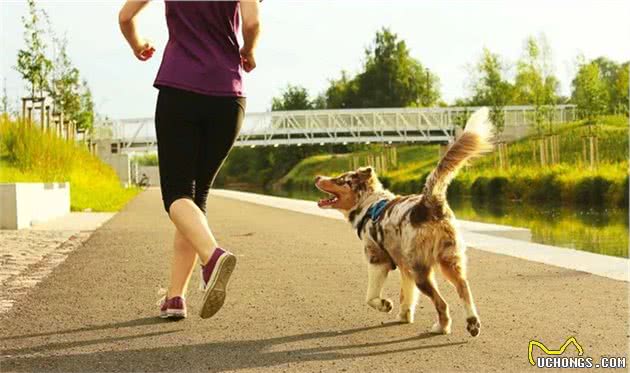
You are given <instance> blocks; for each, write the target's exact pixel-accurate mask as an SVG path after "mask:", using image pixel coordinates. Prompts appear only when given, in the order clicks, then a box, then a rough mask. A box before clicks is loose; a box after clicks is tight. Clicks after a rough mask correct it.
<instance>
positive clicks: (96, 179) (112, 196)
mask: <svg viewBox="0 0 630 373" xmlns="http://www.w3.org/2000/svg"><path fill="white" fill-rule="evenodd" d="M62 181H69V182H70V205H71V206H70V207H71V209H72V210H73V211H82V210H85V209H92V211H118V210H120V209H121V208H122V207H123V206H124V205H125V204H126V203H127V202H128V201H129V200H130V199H131V198H133V197H134V196H135V195H136V194H137V193H138V189H137V188H123V187H122V186H121V184H120V180H119V179H118V177H117V176H116V173H115V172H114V170H113V169H112V168H111V167H109V166H108V165H106V164H105V163H103V162H102V161H101V160H99V159H98V158H97V157H95V156H93V155H92V154H90V153H89V152H88V151H87V149H86V148H84V147H82V146H81V145H80V144H74V143H71V142H67V141H65V140H63V139H60V138H58V137H56V136H54V135H52V134H50V133H45V132H43V131H41V130H40V129H39V128H37V127H29V126H26V125H23V124H20V123H17V122H13V121H10V120H9V119H8V118H7V117H2V118H0V182H3V183H10V182H62Z"/></svg>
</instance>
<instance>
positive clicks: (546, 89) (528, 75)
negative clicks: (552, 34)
mask: <svg viewBox="0 0 630 373" xmlns="http://www.w3.org/2000/svg"><path fill="white" fill-rule="evenodd" d="M524 49H525V50H524V54H523V57H522V58H521V59H520V60H519V61H518V63H517V68H516V69H517V73H516V80H515V83H514V94H515V103H517V104H521V105H533V106H534V124H535V127H536V131H537V132H538V134H539V135H542V132H543V125H544V123H545V120H546V119H549V113H550V110H549V106H553V105H555V103H556V100H557V99H556V96H557V92H558V88H559V81H558V78H556V76H555V75H554V74H553V70H554V69H553V61H552V56H551V48H550V47H549V44H548V43H547V39H546V38H545V36H544V35H541V36H540V37H539V38H538V39H535V38H533V37H529V38H527V39H526V41H525V48H524ZM549 124H550V125H551V121H549ZM549 130H550V132H552V131H553V130H552V128H551V127H550V128H549Z"/></svg>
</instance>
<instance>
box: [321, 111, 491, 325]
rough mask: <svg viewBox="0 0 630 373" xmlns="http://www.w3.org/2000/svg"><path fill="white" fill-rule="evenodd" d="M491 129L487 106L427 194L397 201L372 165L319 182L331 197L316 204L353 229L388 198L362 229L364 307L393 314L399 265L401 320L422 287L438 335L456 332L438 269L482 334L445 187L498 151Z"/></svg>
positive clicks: (428, 182)
mask: <svg viewBox="0 0 630 373" xmlns="http://www.w3.org/2000/svg"><path fill="white" fill-rule="evenodd" d="M490 128H491V124H490V122H489V120H488V109H486V108H483V109H480V110H478V111H476V112H475V113H474V114H473V115H472V116H471V117H470V119H469V120H468V123H467V124H466V129H465V130H464V132H463V133H462V134H461V136H460V137H459V138H458V139H457V141H456V142H455V143H454V144H453V145H452V146H451V147H450V148H449V150H448V151H447V153H446V154H445V155H444V156H443V157H442V159H441V160H440V162H439V163H438V165H437V167H436V168H435V169H434V170H433V171H432V172H431V174H430V175H429V177H428V178H427V180H426V183H425V185H424V189H423V190H422V194H415V195H409V196H395V195H394V194H392V193H391V192H390V191H388V190H386V189H384V188H383V186H382V185H381V183H380V181H379V180H378V178H377V176H376V174H375V172H374V171H373V169H372V168H371V167H362V168H359V169H358V170H356V171H350V172H346V173H344V174H342V175H340V176H337V177H334V178H333V177H323V176H318V177H317V178H316V181H315V185H316V186H317V188H319V189H320V190H322V191H324V192H326V193H328V194H330V195H332V198H329V199H324V200H321V201H319V203H318V205H319V206H320V207H321V208H334V209H338V210H340V211H341V212H342V213H343V214H344V215H345V216H346V218H347V219H348V221H349V222H350V223H351V224H352V226H353V228H354V229H355V230H357V229H358V228H359V227H361V221H362V220H363V218H364V216H365V214H366V213H367V210H368V208H369V207H370V206H371V205H372V204H373V203H374V202H377V201H379V200H381V199H386V200H388V202H387V205H386V206H385V208H384V210H383V212H382V213H381V215H380V218H379V219H378V220H377V221H372V220H371V219H369V217H368V218H367V219H366V220H364V224H363V226H362V227H361V232H360V236H361V238H362V241H363V246H364V250H365V255H366V259H367V261H368V290H367V297H366V302H367V304H368V305H369V306H371V307H373V308H375V309H377V310H379V311H381V312H391V310H392V308H393V305H392V302H391V301H390V300H389V299H383V298H382V290H383V285H384V283H385V279H386V278H387V275H388V273H389V272H390V271H392V270H394V269H396V268H398V269H399V270H400V277H401V286H400V313H399V315H398V317H399V320H400V321H402V322H407V323H412V322H413V319H414V311H415V306H416V303H417V300H418V290H417V289H419V290H420V292H422V293H423V294H425V295H426V296H427V297H429V298H430V299H431V301H432V302H433V304H434V305H435V309H436V311H437V315H438V317H437V322H436V323H435V324H434V325H433V327H432V329H431V330H432V332H434V333H443V334H448V333H450V331H451V317H450V315H449V308H448V305H447V304H446V302H445V301H444V298H443V297H442V295H441V294H440V292H439V291H438V288H437V284H436V282H435V278H434V272H435V270H436V269H437V268H439V269H440V270H441V272H442V274H443V275H444V276H445V277H446V279H447V280H448V281H449V282H450V283H451V284H453V286H454V287H455V288H456V289H457V293H458V294H459V297H460V298H461V300H462V302H463V303H464V307H465V309H466V322H467V327H466V329H467V330H468V332H469V333H470V334H471V335H472V336H477V335H478V334H479V331H480V327H481V324H480V320H479V315H478V313H477V309H476V307H475V303H474V301H473V297H472V293H471V290H470V286H469V285H468V281H467V279H466V256H465V249H466V246H465V244H464V242H463V240H462V237H461V235H460V234H459V232H458V230H457V227H456V220H455V216H454V215H453V211H452V210H451V209H450V208H449V206H448V203H447V201H446V189H447V187H448V185H449V183H450V182H451V181H452V180H453V178H454V177H455V175H456V173H457V171H458V170H459V169H460V168H461V167H462V166H463V165H464V164H465V162H466V161H467V160H468V159H470V158H473V157H476V156H479V155H481V154H483V153H484V152H488V151H490V150H491V149H492V145H491V144H490V137H491V136H490Z"/></svg>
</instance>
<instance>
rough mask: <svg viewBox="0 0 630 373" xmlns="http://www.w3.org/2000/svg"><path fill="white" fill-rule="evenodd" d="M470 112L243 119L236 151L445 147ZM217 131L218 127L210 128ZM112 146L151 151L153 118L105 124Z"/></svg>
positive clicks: (565, 114)
mask: <svg viewBox="0 0 630 373" xmlns="http://www.w3.org/2000/svg"><path fill="white" fill-rule="evenodd" d="M475 109H476V108H474V107H445V108H375V109H336V110H300V111H273V112H265V113H247V114H246V116H245V120H244V124H243V128H242V130H241V133H240V135H239V136H238V139H237V141H236V144H235V145H236V146H250V147H255V146H279V145H293V146H301V145H303V144H320V145H324V144H350V143H390V144H391V143H448V142H450V141H452V139H453V137H454V136H455V132H456V130H457V128H461V127H462V126H463V124H464V123H465V122H466V119H467V118H468V116H469V115H470V114H471V113H472V112H473V111H474V110H475ZM552 110H553V121H554V122H556V123H564V122H568V121H572V120H575V119H576V108H575V105H557V106H555V107H554V108H553V109H552ZM504 115H505V132H504V138H505V139H507V140H512V139H517V138H521V137H523V136H526V135H527V134H529V133H530V131H531V129H532V127H533V126H532V124H533V122H534V115H535V110H534V107H532V106H507V107H505V108H504ZM216 125H220V124H216ZM110 126H111V127H112V128H111V129H110V130H109V131H107V132H108V133H110V135H109V136H111V137H110V138H111V140H112V143H118V144H119V145H120V148H121V149H122V150H123V151H125V152H129V151H132V152H133V151H150V150H154V149H155V143H156V139H155V128H154V120H153V118H136V119H122V120H116V121H113V122H112V123H110Z"/></svg>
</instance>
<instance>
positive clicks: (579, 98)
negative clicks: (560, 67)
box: [571, 61, 627, 125]
mask: <svg viewBox="0 0 630 373" xmlns="http://www.w3.org/2000/svg"><path fill="white" fill-rule="evenodd" d="M626 84H627V83H626ZM572 85H573V92H572V94H571V98H572V100H573V102H575V104H576V105H577V106H578V113H579V115H580V117H581V118H583V119H586V123H587V124H589V125H593V124H595V121H596V118H597V116H599V115H601V114H603V113H605V112H606V108H607V103H608V100H609V96H608V95H609V93H608V87H607V86H606V82H605V81H604V78H603V76H602V74H601V71H600V68H599V65H598V64H597V63H596V62H595V61H591V62H590V63H586V62H585V61H581V62H580V65H579V68H578V72H577V74H576V76H575V79H573V82H572Z"/></svg>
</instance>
